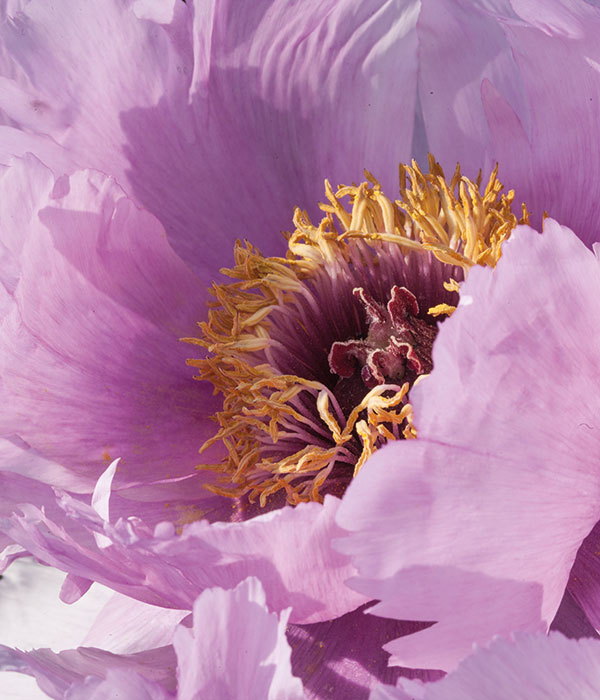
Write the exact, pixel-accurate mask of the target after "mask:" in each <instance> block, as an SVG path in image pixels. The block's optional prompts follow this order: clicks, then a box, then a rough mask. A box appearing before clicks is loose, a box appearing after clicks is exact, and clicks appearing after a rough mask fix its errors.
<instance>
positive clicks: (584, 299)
mask: <svg viewBox="0 0 600 700" xmlns="http://www.w3.org/2000/svg"><path fill="white" fill-rule="evenodd" d="M599 296H600V274H599V267H598V260H597V259H596V257H595V255H594V254H593V253H592V252H591V251H589V250H588V249H587V248H585V246H584V245H583V244H582V243H581V242H580V241H579V240H578V239H577V237H576V236H575V235H574V234H573V233H572V232H571V231H569V230H568V229H565V228H561V227H560V226H559V225H558V224H556V222H553V221H551V220H547V221H546V226H545V231H544V233H543V234H542V235H540V234H538V233H536V232H535V231H533V230H531V229H529V228H526V227H523V228H521V229H520V230H518V231H517V232H516V233H515V234H514V236H513V238H512V239H511V240H510V241H509V242H508V243H507V244H506V245H505V248H504V253H503V256H502V259H501V260H500V262H499V263H498V266H497V267H496V269H495V270H484V269H482V268H480V269H476V270H473V271H472V273H471V274H470V276H469V279H468V280H467V282H466V283H465V284H464V286H463V289H462V291H461V304H460V306H459V308H458V310H457V311H456V312H455V314H453V316H452V317H451V318H450V319H449V320H448V321H446V322H445V323H444V324H443V326H442V328H441V330H440V333H439V336H438V338H437V340H436V344H435V346H434V354H433V360H434V370H433V372H432V374H431V375H430V376H429V377H428V378H426V379H424V380H423V381H422V382H421V383H420V384H419V385H418V386H417V387H415V388H414V389H413V392H412V394H411V399H412V400H413V403H414V407H415V422H416V426H417V429H418V433H419V439H417V440H412V441H404V442H397V443H395V444H392V445H388V446H387V447H385V448H383V449H382V450H380V451H379V452H378V453H377V454H376V455H375V456H374V457H373V458H372V459H371V461H370V462H369V463H368V464H367V465H366V466H365V467H364V469H363V470H362V471H361V473H360V474H359V476H358V478H357V479H356V480H355V481H354V482H353V484H351V486H350V488H349V490H348V492H347V494H346V496H345V498H344V500H343V502H342V506H341V508H340V511H339V513H338V522H339V523H340V524H341V525H342V526H343V527H344V528H346V529H347V530H349V531H350V532H351V533H352V534H351V535H350V536H349V537H348V538H347V539H345V540H342V541H340V549H341V550H342V551H344V552H346V553H352V554H353V555H354V556H353V561H354V563H355V564H356V566H357V568H358V569H359V572H360V578H358V579H355V581H354V582H353V583H352V585H354V586H355V587H356V588H357V590H360V591H362V592H363V593H365V594H367V595H371V596H372V597H373V598H377V599H380V600H382V602H381V604H379V605H378V606H376V607H375V608H373V612H375V613H376V614H379V615H384V616H390V617H396V618H400V619H417V620H423V621H430V622H434V621H436V622H437V624H436V625H434V626H432V627H430V628H428V629H427V630H425V631H424V632H421V633H418V634H417V635H415V636H414V639H413V640H411V639H410V638H403V639H401V640H397V641H395V642H391V643H390V644H388V645H387V646H386V649H388V650H389V651H391V652H392V653H393V655H394V663H400V664H405V665H416V666H419V667H428V668H436V667H437V668H443V669H445V670H447V669H450V668H452V667H453V666H454V665H455V664H456V663H457V662H458V661H459V660H460V659H461V658H462V657H464V656H465V654H467V653H468V651H469V650H470V647H471V644H472V643H473V642H476V641H478V642H481V643H485V642H487V641H488V640H489V639H491V637H492V636H493V635H494V634H497V633H503V634H506V633H508V632H510V631H511V630H513V629H514V630H518V629H522V630H531V631H533V630H535V629H536V628H537V627H538V626H539V624H540V621H543V623H544V624H545V625H546V626H547V625H549V624H550V623H551V622H552V619H553V618H554V615H555V614H556V611H557V609H558V606H559V604H560V602H561V599H562V597H563V594H564V590H565V587H566V585H567V581H568V578H569V571H570V569H571V566H572V565H573V561H574V560H575V556H576V554H577V550H578V548H579V546H580V544H581V542H582V541H583V540H584V539H585V537H586V536H587V535H588V533H589V532H590V530H591V529H592V528H593V527H594V525H595V523H596V521H597V520H598V517H599V515H600V512H599V509H598V502H599V495H600V483H599V482H600V476H599V474H598V470H597V469H596V467H595V464H594V462H593V460H590V459H589V455H590V454H596V453H597V452H598V450H599V448H600V445H599V443H598V440H599V438H598V436H599V435H600V433H599V432H598V430H597V427H598V423H597V421H598V415H600V394H598V392H594V391H590V386H589V377H594V376H596V375H597V374H598V372H599V371H600V360H599V357H600V351H599V349H600V308H599V307H598V304H597V303H596V300H597V299H598V297H599ZM594 428H596V429H594Z"/></svg>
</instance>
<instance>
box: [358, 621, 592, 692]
mask: <svg viewBox="0 0 600 700" xmlns="http://www.w3.org/2000/svg"><path fill="white" fill-rule="evenodd" d="M599 693H600V643H599V642H598V641H596V640H591V639H581V640H570V639H567V638H566V637H563V636H562V635H561V634H558V633H552V634H550V635H549V636H548V637H547V636H545V635H543V634H537V635H525V634H520V635H516V637H515V638H512V639H510V640H508V639H496V640H495V641H494V642H492V644H490V646H489V648H486V649H482V648H479V649H476V650H475V652H474V653H473V654H472V655H471V656H469V657H468V658H467V659H465V660H464V661H463V662H461V664H460V665H459V666H458V668H457V669H456V671H454V672H453V673H451V674H449V675H447V676H446V677H445V678H443V679H442V680H441V681H439V682H437V683H430V684H426V685H423V686H421V685H417V684H416V683H411V682H405V681H404V682H403V681H401V682H400V684H399V687H397V688H390V687H389V686H380V687H379V688H377V689H376V690H375V691H374V692H373V693H372V694H371V697H370V700H410V699H411V698H412V699H413V700H448V699H449V698H452V700H479V699H480V698H486V700H506V698H511V700H594V698H597V697H598V694H599Z"/></svg>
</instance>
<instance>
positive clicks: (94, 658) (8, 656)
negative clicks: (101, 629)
mask: <svg viewBox="0 0 600 700" xmlns="http://www.w3.org/2000/svg"><path fill="white" fill-rule="evenodd" d="M175 663H176V659H175V655H174V653H173V649H172V647H162V648H160V649H152V650H148V651H144V652H140V653H139V654H131V655H129V656H117V655H116V654H111V653H109V652H107V651H103V650H102V649H94V648H91V647H80V648H78V649H70V650H67V651H61V652H60V653H58V654H56V653H54V652H52V651H50V649H35V650H33V651H19V650H18V649H10V648H8V647H5V646H2V645H0V671H17V672H19V673H25V674H27V675H30V676H34V677H35V678H36V680H37V682H38V685H39V686H40V688H41V689H42V690H43V691H44V692H45V693H46V694H47V695H49V696H50V697H51V698H61V699H62V698H68V697H69V695H68V692H69V690H70V689H71V687H72V686H75V688H77V686H79V685H82V684H83V683H84V682H85V680H86V678H87V677H89V676H93V677H96V678H100V679H102V678H105V677H106V674H107V672H108V670H109V669H112V670H117V671H118V670H121V671H125V672H133V673H137V674H139V675H141V676H143V677H144V678H145V679H146V680H148V681H149V682H150V683H151V684H160V685H161V686H162V688H163V689H164V691H168V692H171V691H173V690H174V689H175V686H176V679H175V675H174V668H175ZM150 687H152V685H150ZM75 697H77V695H75ZM79 697H81V695H79ZM100 697H101V696H100ZM142 697H143V696H142ZM150 697H152V696H150ZM158 697H160V696H158ZM164 697H168V696H167V695H166V692H165V693H164ZM153 700H154V699H153Z"/></svg>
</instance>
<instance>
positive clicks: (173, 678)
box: [0, 578, 305, 700]
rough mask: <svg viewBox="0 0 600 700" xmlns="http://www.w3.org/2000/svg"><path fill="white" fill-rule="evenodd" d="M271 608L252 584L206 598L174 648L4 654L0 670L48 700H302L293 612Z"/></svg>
mask: <svg viewBox="0 0 600 700" xmlns="http://www.w3.org/2000/svg"><path fill="white" fill-rule="evenodd" d="M265 601H266V598H265V592H264V590H263V588H262V586H261V584H260V582H259V581H258V580H257V579H255V578H248V579H246V580H244V581H242V582H241V583H240V584H239V585H238V586H237V587H236V588H235V589H233V590H230V591H225V590H223V589H218V588H215V589H211V590H207V591H205V592H204V593H202V595H200V596H199V597H198V599H197V600H196V601H195V603H194V617H193V624H192V627H191V628H188V627H186V626H183V625H179V626H178V627H177V630H176V632H175V638H174V642H173V646H165V647H158V648H154V649H148V650H145V651H141V652H139V653H136V654H120V655H117V654H112V653H110V652H107V651H104V650H102V649H97V648H93V647H79V648H78V649H73V650H68V651H63V652H60V653H58V654H57V653H54V652H52V651H50V650H49V649H37V650H33V651H29V652H22V651H17V650H13V649H9V648H7V647H0V668H1V669H2V670H5V671H6V670H10V671H19V672H21V673H26V674H29V675H32V676H34V677H35V678H36V680H37V682H38V684H39V686H40V687H41V688H42V690H44V692H45V693H47V694H48V695H49V696H50V697H52V698H69V700H71V699H73V698H75V699H76V700H78V699H79V698H81V699H82V700H83V698H92V699H94V700H104V699H105V698H106V700H108V698H114V697H123V698H131V699H132V700H167V699H168V698H175V696H176V697H177V699H178V700H193V699H194V698H199V697H202V698H205V699H206V700H223V699H224V698H242V697H243V698H247V700H304V698H305V695H304V691H303V687H302V682H301V681H300V679H299V678H297V677H295V676H293V675H292V670H291V663H290V653H291V649H290V646H289V644H288V642H287V640H286V636H285V628H286V622H287V618H288V616H289V610H286V611H283V612H282V614H281V615H280V616H279V615H276V614H274V613H270V612H269V611H268V609H267V606H266V602H265Z"/></svg>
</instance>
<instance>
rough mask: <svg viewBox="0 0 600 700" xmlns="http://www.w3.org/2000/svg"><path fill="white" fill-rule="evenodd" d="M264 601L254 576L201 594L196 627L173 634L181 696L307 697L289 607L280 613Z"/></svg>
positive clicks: (214, 699) (191, 699) (219, 699)
mask: <svg viewBox="0 0 600 700" xmlns="http://www.w3.org/2000/svg"><path fill="white" fill-rule="evenodd" d="M265 603H266V596H265V592H264V590H263V587H262V585H261V583H260V581H259V580H258V579H255V578H249V579H246V580H245V581H243V582H242V583H240V584H239V585H238V586H237V587H236V588H234V589H233V590H231V591H224V590H223V589H219V588H214V589H210V590H207V591H205V592H204V593H202V594H201V595H200V596H199V597H198V599H197V601H196V602H195V603H194V625H193V627H192V629H187V628H185V627H180V628H179V629H178V630H177V632H176V633H175V639H174V646H175V650H176V652H177V660H178V672H177V676H178V681H179V683H178V698H179V700H195V698H200V697H201V698H203V700H204V699H206V700H229V699H231V700H236V699H237V698H242V697H243V698H247V700H303V699H304V692H303V690H302V683H301V681H300V680H299V679H298V678H296V677H295V676H293V675H292V669H291V664H290V647H289V645H288V643H287V641H286V638H285V626H286V623H287V618H288V616H289V610H287V611H284V612H282V614H281V617H278V616H277V615H275V614H274V613H270V612H269V611H268V609H267V607H266V604H265Z"/></svg>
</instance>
